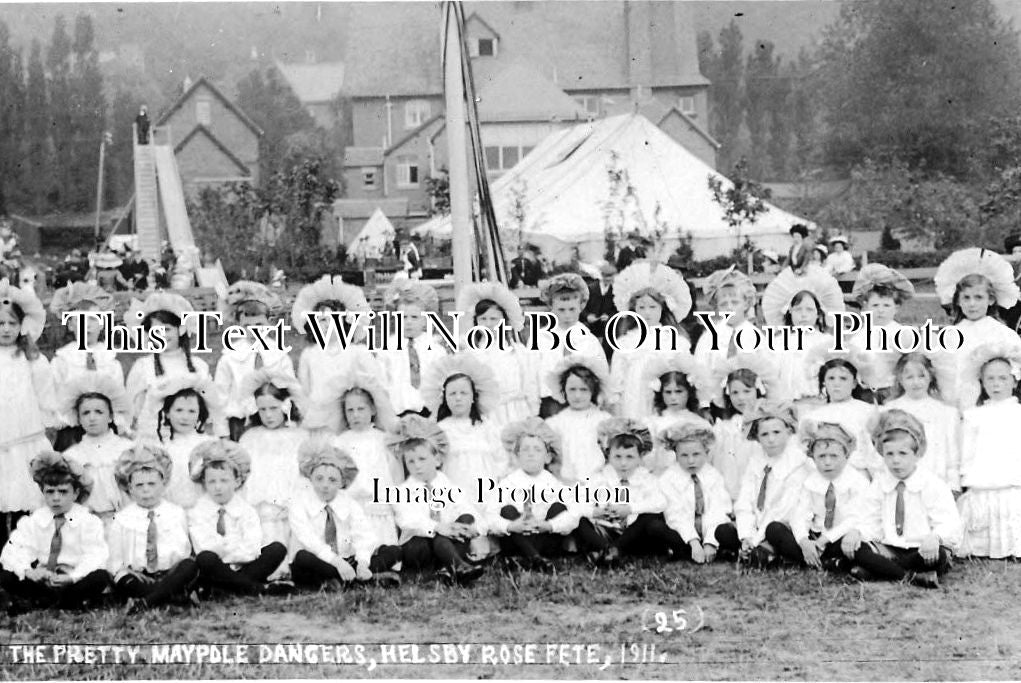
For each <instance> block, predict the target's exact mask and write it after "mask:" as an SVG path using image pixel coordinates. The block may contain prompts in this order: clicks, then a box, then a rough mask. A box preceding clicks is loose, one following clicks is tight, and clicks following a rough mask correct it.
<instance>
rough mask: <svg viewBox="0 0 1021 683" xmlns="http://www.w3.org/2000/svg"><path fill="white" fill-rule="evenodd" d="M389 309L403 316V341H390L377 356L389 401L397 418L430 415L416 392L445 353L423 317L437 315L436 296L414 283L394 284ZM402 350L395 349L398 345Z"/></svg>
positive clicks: (437, 296)
mask: <svg viewBox="0 0 1021 683" xmlns="http://www.w3.org/2000/svg"><path fill="white" fill-rule="evenodd" d="M386 300H387V305H388V307H391V308H392V309H393V310H396V311H399V312H401V313H402V314H403V325H404V328H403V338H402V339H397V338H396V337H390V339H389V342H388V350H387V351H384V352H381V353H380V359H381V360H382V361H383V362H384V363H385V365H386V370H387V376H388V378H389V390H390V401H391V403H392V404H393V408H394V412H395V413H397V415H399V416H400V415H404V414H407V413H418V414H420V415H426V416H428V414H429V409H428V408H427V407H426V405H425V401H424V400H423V399H422V394H421V393H420V391H419V389H420V388H421V386H422V378H424V377H426V376H427V375H428V374H429V371H430V370H431V369H432V366H433V364H434V363H435V362H436V361H437V360H439V359H440V358H443V357H444V356H446V355H447V353H448V348H447V345H446V344H445V343H444V342H443V341H442V340H441V339H440V338H439V337H438V336H437V335H430V334H428V333H427V329H428V325H427V323H426V318H425V314H426V313H427V312H430V313H431V312H436V311H439V308H440V302H439V295H438V294H437V293H436V290H435V289H433V288H432V287H430V286H429V285H426V284H422V283H421V282H418V281H415V280H405V281H403V282H399V283H395V284H394V285H393V286H392V287H391V288H390V289H389V290H387V292H386ZM398 344H400V345H401V347H402V348H401V349H400V350H398V349H397V345H398Z"/></svg>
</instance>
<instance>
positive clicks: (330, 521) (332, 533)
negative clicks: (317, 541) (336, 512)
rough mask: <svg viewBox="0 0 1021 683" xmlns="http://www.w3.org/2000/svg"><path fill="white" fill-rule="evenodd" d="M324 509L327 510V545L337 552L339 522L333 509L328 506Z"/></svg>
mask: <svg viewBox="0 0 1021 683" xmlns="http://www.w3.org/2000/svg"><path fill="white" fill-rule="evenodd" d="M323 509H324V510H326V528H325V530H324V532H323V537H324V538H325V539H326V544H327V545H329V546H330V550H332V551H333V552H337V520H336V518H335V517H334V516H333V508H331V507H330V506H329V505H327V506H326V507H324V508H323Z"/></svg>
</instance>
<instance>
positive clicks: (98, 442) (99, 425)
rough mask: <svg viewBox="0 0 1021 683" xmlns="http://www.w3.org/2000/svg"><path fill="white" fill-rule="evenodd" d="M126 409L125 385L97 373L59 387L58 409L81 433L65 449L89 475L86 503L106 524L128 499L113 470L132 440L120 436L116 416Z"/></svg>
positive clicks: (84, 374)
mask: <svg viewBox="0 0 1021 683" xmlns="http://www.w3.org/2000/svg"><path fill="white" fill-rule="evenodd" d="M126 410H127V396H126V395H125V393H124V387H123V386H122V385H120V384H118V383H117V381H116V380H115V379H113V378H112V377H110V376H108V375H104V374H101V373H98V372H86V373H81V374H78V375H76V376H74V377H73V378H71V379H70V380H69V381H68V382H67V383H66V384H64V385H62V386H61V387H60V412H61V414H62V415H63V416H64V417H63V419H64V421H65V422H66V424H68V425H70V426H71V427H78V428H80V429H81V430H82V431H83V432H84V433H83V435H82V437H81V441H79V442H78V443H76V444H75V445H73V446H71V447H70V448H68V449H67V451H65V453H66V455H69V456H71V457H73V458H74V459H75V460H77V461H78V462H80V463H81V464H82V466H83V467H84V468H85V470H86V471H87V472H89V474H90V475H91V476H92V481H93V482H94V484H93V486H92V493H91V494H89V499H88V500H87V501H86V502H85V506H86V507H87V508H88V509H89V510H91V511H92V513H93V514H95V515H96V516H97V517H99V518H100V519H102V520H103V524H104V525H105V526H107V527H109V524H110V522H112V521H113V515H114V513H115V512H117V511H118V510H120V509H121V508H122V507H123V506H124V505H125V504H127V502H128V501H129V499H128V498H127V497H126V496H125V495H124V493H123V491H121V489H120V487H119V486H117V481H116V480H115V479H114V470H115V469H116V465H117V458H119V457H120V454H121V453H123V452H124V451H126V450H127V449H129V448H131V441H130V440H129V439H126V438H124V437H123V436H120V435H119V434H118V433H117V427H116V426H115V416H116V415H117V414H119V413H123V412H124V411H126Z"/></svg>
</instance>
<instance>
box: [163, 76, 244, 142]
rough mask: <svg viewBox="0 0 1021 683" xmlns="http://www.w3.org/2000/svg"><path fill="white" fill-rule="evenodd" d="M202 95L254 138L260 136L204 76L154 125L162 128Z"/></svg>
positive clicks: (236, 108) (236, 107)
mask: <svg viewBox="0 0 1021 683" xmlns="http://www.w3.org/2000/svg"><path fill="white" fill-rule="evenodd" d="M202 95H205V96H206V97H207V98H210V99H215V100H217V101H218V102H219V103H220V104H221V105H222V106H223V107H224V108H226V109H227V110H228V111H230V113H231V114H233V115H234V116H235V117H237V119H238V120H239V121H240V122H241V123H243V124H244V125H245V126H247V127H248V128H249V129H250V130H251V131H252V132H253V133H255V135H256V136H258V137H261V136H262V129H261V128H259V127H258V126H257V125H255V122H254V121H252V119H250V118H249V117H248V115H247V114H245V113H244V112H243V111H241V108H240V107H238V106H237V105H236V104H234V103H233V102H231V101H230V100H229V99H228V98H227V96H226V95H224V94H223V93H222V92H220V90H219V88H217V87H216V86H215V85H213V84H212V83H211V82H210V81H208V80H207V79H206V77H205V76H202V77H201V78H199V79H198V80H197V81H195V82H194V83H192V85H191V87H190V88H188V89H187V90H186V91H185V92H184V94H183V95H181V96H180V97H179V98H177V101H176V102H174V103H173V104H172V105H170V108H169V109H167V111H166V112H164V113H163V115H162V116H160V117H159V119H158V120H157V121H156V125H157V126H162V125H163V124H165V123H166V122H167V121H168V120H170V118H171V117H172V116H174V114H176V113H177V112H178V111H179V110H181V109H182V108H183V107H184V106H185V105H186V104H189V103H193V102H194V101H195V100H197V99H199V98H200V97H201V96H202Z"/></svg>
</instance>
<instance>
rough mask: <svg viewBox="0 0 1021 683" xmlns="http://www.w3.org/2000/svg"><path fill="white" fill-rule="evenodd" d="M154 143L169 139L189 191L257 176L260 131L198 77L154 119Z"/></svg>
mask: <svg viewBox="0 0 1021 683" xmlns="http://www.w3.org/2000/svg"><path fill="white" fill-rule="evenodd" d="M156 127H157V128H161V129H162V130H160V131H158V135H157V138H156V142H157V143H162V144H166V143H167V142H168V141H169V143H170V144H171V145H172V146H173V148H174V154H175V156H176V157H177V168H178V170H179V171H180V174H181V184H182V186H183V187H184V190H185V192H186V193H188V194H194V193H196V192H197V191H198V190H199V189H200V188H201V187H202V186H204V185H209V184H216V183H226V182H234V181H247V182H250V183H252V184H255V183H257V182H258V180H259V138H260V137H261V136H262V129H260V128H259V127H258V126H257V125H255V123H254V122H253V121H252V120H251V119H250V118H248V116H247V115H246V114H245V113H244V112H243V111H241V109H240V108H239V107H238V106H237V105H236V104H234V103H233V102H231V101H230V100H229V99H228V98H227V97H226V96H225V95H224V94H223V93H222V92H221V91H220V90H219V88H217V87H216V86H215V85H213V84H212V83H211V82H210V81H208V80H206V78H205V77H202V78H199V79H198V80H196V81H195V82H194V83H192V84H191V86H190V87H188V88H187V89H186V90H185V91H184V93H183V94H182V95H181V96H180V97H179V98H178V99H177V101H176V102H174V104H172V105H171V106H170V108H169V109H167V111H166V112H164V113H163V115H162V116H160V118H159V119H158V120H157V121H156Z"/></svg>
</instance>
